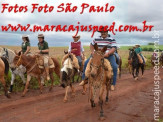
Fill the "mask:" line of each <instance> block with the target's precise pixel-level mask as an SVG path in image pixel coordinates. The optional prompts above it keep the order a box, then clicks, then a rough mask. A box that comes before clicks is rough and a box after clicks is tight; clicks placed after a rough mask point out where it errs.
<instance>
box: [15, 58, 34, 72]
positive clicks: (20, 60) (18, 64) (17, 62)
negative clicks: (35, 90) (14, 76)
mask: <svg viewBox="0 0 163 122" xmlns="http://www.w3.org/2000/svg"><path fill="white" fill-rule="evenodd" d="M21 58H22V55H20V58H19V60H18V62H17V64H16V66H17V67H18V65H19V64H20V62H21ZM31 62H32V61H31ZM31 62H29V63H28V64H27V65H25V66H24V67H25V68H26V69H27V66H28V65H29V64H30V63H31ZM36 65H37V63H36V64H34V65H33V66H32V67H31V68H30V69H29V71H28V73H29V72H31V71H32V70H33V69H34V67H35V66H36Z"/></svg>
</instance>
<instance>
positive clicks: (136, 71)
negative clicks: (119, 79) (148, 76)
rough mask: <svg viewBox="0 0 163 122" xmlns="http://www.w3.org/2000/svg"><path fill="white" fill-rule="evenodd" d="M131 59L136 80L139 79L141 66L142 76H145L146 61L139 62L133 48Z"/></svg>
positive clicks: (130, 54)
mask: <svg viewBox="0 0 163 122" xmlns="http://www.w3.org/2000/svg"><path fill="white" fill-rule="evenodd" d="M129 60H132V62H131V64H132V75H133V78H134V79H135V80H138V75H139V68H141V70H142V77H143V74H144V67H145V64H144V63H139V59H138V57H137V54H136V52H135V51H134V50H133V49H131V50H130V53H129Z"/></svg>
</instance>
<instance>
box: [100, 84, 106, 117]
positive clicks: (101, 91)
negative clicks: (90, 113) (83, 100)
mask: <svg viewBox="0 0 163 122" xmlns="http://www.w3.org/2000/svg"><path fill="white" fill-rule="evenodd" d="M104 88H105V85H102V87H101V88H100V97H99V100H100V101H99V103H100V108H101V110H100V120H103V119H104V111H103V93H104Z"/></svg>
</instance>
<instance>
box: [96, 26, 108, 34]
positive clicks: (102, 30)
mask: <svg viewBox="0 0 163 122" xmlns="http://www.w3.org/2000/svg"><path fill="white" fill-rule="evenodd" d="M108 31H109V30H108V29H106V28H105V27H104V26H102V27H100V28H99V30H98V32H100V33H101V32H108Z"/></svg>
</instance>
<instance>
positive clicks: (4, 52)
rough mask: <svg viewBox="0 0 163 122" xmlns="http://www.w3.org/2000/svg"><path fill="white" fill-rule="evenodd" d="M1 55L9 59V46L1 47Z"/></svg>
mask: <svg viewBox="0 0 163 122" xmlns="http://www.w3.org/2000/svg"><path fill="white" fill-rule="evenodd" d="M0 56H1V57H5V58H7V59H8V58H9V55H8V50H7V48H1V50H0Z"/></svg>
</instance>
